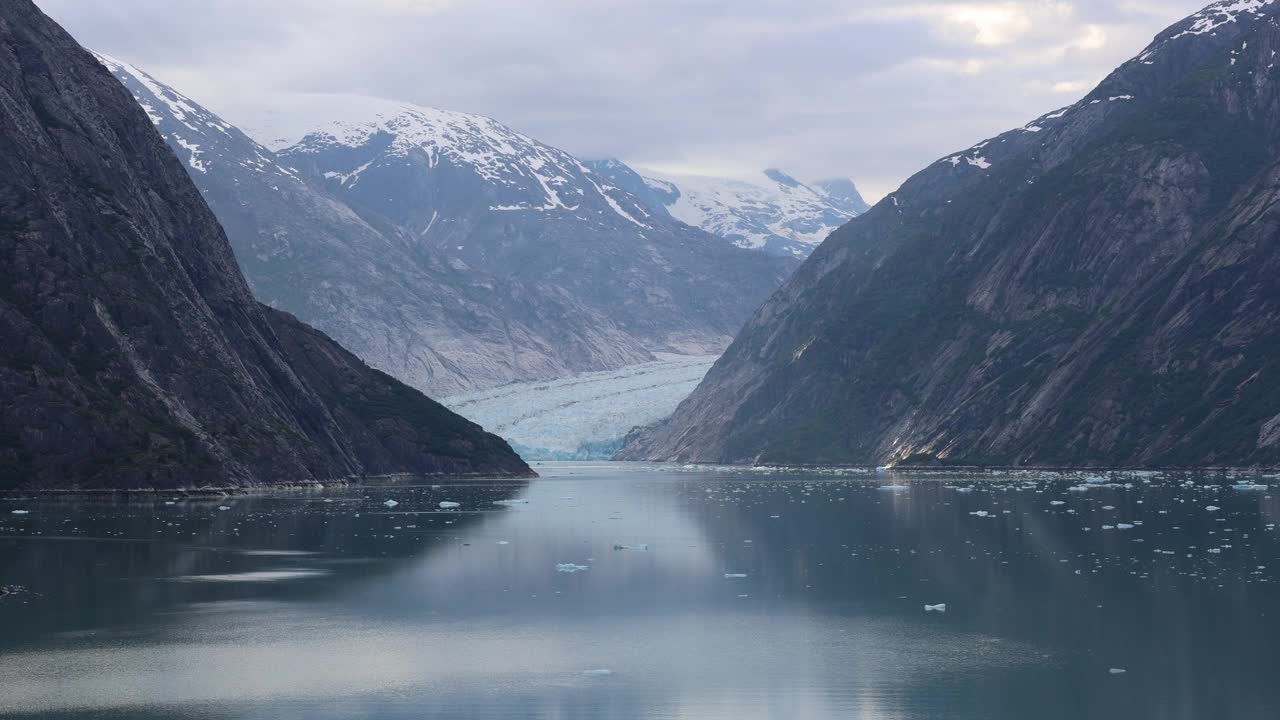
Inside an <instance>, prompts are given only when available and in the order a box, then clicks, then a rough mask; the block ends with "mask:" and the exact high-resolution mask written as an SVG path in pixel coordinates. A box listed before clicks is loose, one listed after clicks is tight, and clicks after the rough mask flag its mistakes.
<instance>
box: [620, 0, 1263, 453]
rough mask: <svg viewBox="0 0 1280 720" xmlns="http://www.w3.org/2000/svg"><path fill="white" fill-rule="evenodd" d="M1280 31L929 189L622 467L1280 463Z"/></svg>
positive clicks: (1162, 76)
mask: <svg viewBox="0 0 1280 720" xmlns="http://www.w3.org/2000/svg"><path fill="white" fill-rule="evenodd" d="M1277 14H1278V13H1277V5H1276V4H1274V3H1272V2H1269V1H1266V0H1252V1H1245V2H1239V1H1237V2H1221V3H1214V4H1213V5H1210V6H1208V7H1206V8H1205V9H1204V10H1202V11H1200V12H1198V13H1195V14H1193V15H1192V16H1190V17H1188V18H1186V19H1185V20H1183V21H1181V22H1179V23H1176V24H1175V25H1173V26H1171V27H1170V28H1169V29H1167V30H1165V31H1164V32H1162V33H1160V34H1159V35H1157V37H1156V39H1155V40H1154V41H1153V42H1152V43H1151V45H1150V46H1148V48H1147V49H1146V50H1144V51H1143V52H1142V53H1140V54H1139V55H1137V56H1135V57H1134V58H1133V59H1132V60H1130V61H1128V62H1126V63H1124V64H1123V65H1121V66H1120V67H1119V68H1117V69H1116V71H1115V72H1113V73H1112V74H1111V75H1109V76H1108V77H1107V78H1106V79H1105V80H1103V81H1102V83H1100V84H1099V85H1098V87H1097V88H1095V89H1094V90H1093V91H1091V92H1090V93H1089V94H1088V95H1086V96H1085V97H1084V98H1082V99H1081V100H1080V101H1078V102H1077V103H1073V104H1072V105H1069V106H1067V107H1065V108H1062V109H1060V110H1057V111H1053V112H1050V113H1046V114H1045V115H1042V116H1041V117H1039V118H1037V119H1036V120H1033V121H1032V122H1030V123H1028V124H1027V125H1025V126H1023V127H1021V128H1017V129H1015V130H1012V131H1009V132H1006V133H1003V134H1001V135H999V136H996V137H995V138H991V139H989V140H985V141H983V142H980V143H978V144H976V145H974V146H972V147H970V148H968V149H966V150H963V151H961V152H959V153H954V154H951V155H948V156H946V157H944V158H942V159H940V160H938V161H936V162H935V163H933V164H931V165H929V166H928V167H926V168H925V169H923V170H922V171H920V172H919V173H917V174H916V175H914V176H912V178H910V179H908V180H907V181H906V182H905V183H904V184H903V186H902V187H901V188H899V189H898V190H897V191H896V192H894V193H891V194H890V195H889V196H888V197H886V198H885V199H884V200H883V201H881V202H880V203H878V204H877V205H876V207H874V208H873V209H872V210H871V211H869V212H868V213H867V214H865V215H863V216H861V217H859V218H857V219H855V220H853V221H851V222H850V223H848V224H847V225H845V226H844V227H843V228H841V229H840V230H838V231H837V232H836V233H834V234H833V235H832V236H831V238H830V239H828V241H827V242H826V243H825V244H824V245H823V246H822V247H820V248H819V249H818V250H817V251H816V252H815V253H814V254H813V255H812V256H811V257H810V258H809V259H808V260H807V261H806V263H805V264H804V265H802V266H801V268H800V269H799V270H797V272H796V273H795V274H794V275H793V276H792V278H791V279H790V280H789V281H788V282H787V283H786V284H785V285H784V286H783V287H782V288H781V289H780V290H779V291H778V292H777V293H775V294H774V296H773V297H772V298H771V299H770V300H769V301H768V302H766V303H765V304H764V305H763V306H762V307H761V308H760V309H759V310H758V311H757V313H756V314H755V316H754V317H753V318H752V320H751V321H749V322H748V324H747V326H746V327H745V328H744V330H743V331H742V333H740V334H739V336H738V337H737V338H736V339H735V341H734V343H733V345H731V346H730V349H729V350H728V351H726V353H725V354H724V355H723V356H722V357H721V359H720V360H719V361H718V362H717V363H716V365H715V366H714V367H713V368H712V370H711V371H710V372H709V373H708V375H707V378H706V379H705V380H704V381H703V383H702V384H701V385H700V386H699V388H698V389H697V390H695V392H694V393H693V394H692V395H691V396H690V398H689V399H688V400H686V401H685V403H683V404H682V405H681V406H680V407H679V408H678V409H677V411H676V413H675V415H674V416H673V417H672V418H671V419H670V420H668V421H667V422H665V423H661V424H659V425H657V426H653V427H650V428H647V429H644V430H640V431H637V432H636V433H634V434H633V435H632V437H631V438H630V440H629V442H628V444H627V445H626V446H625V447H624V449H623V451H622V452H621V453H620V455H619V457H621V458H646V459H669V460H681V461H718V462H796V461H805V462H855V463H866V464H889V463H895V462H907V461H911V462H916V461H927V462H943V463H957V464H996V465H1129V466H1164V465H1174V466H1186V465H1254V464H1275V463H1277V462H1280V432H1277V430H1278V429H1280V397H1277V396H1276V393H1275V392H1274V391H1272V390H1269V389H1267V388H1269V387H1274V386H1275V383H1274V382H1273V381H1269V380H1268V378H1274V377H1275V374H1276V373H1277V372H1280V368H1277V367H1276V364H1275V362H1274V360H1272V359H1271V358H1272V357H1273V356H1274V353H1272V354H1268V349H1272V350H1273V349H1274V348H1275V347H1276V344H1275V343H1276V341H1277V338H1276V333H1275V331H1273V330H1272V329H1271V327H1272V325H1271V324H1270V323H1269V321H1268V320H1267V318H1272V317H1275V316H1276V313H1280V308H1277V307H1276V303H1277V298H1280V288H1277V287H1276V286H1275V278H1276V277H1280V275H1277V274H1276V273H1277V252H1276V248H1275V245H1274V243H1275V238H1276V237H1278V236H1280V235H1278V233H1280V229H1278V227H1280V226H1278V225H1277V223H1280V219H1278V218H1277V216H1276V209H1275V205H1274V201H1273V200H1272V201H1268V200H1267V198H1274V196H1275V193H1276V192H1277V187H1278V186H1277V179H1278V178H1280V169H1277V167H1276V165H1277V163H1276V158H1277V155H1280V150H1278V147H1280V124H1278V123H1277V119H1276V118H1277V117H1278V115H1277V110H1280V99H1278V98H1280V92H1277V86H1276V84H1275V83H1276V81H1277V78H1276V72H1275V67H1274V60H1273V58H1272V56H1271V55H1270V53H1272V52H1273V51H1275V50H1277V49H1280V33H1278V32H1277V20H1276V18H1277Z"/></svg>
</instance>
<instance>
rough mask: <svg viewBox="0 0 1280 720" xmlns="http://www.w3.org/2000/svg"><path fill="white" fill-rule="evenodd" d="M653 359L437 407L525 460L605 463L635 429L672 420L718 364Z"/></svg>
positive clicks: (703, 358)
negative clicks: (496, 438)
mask: <svg viewBox="0 0 1280 720" xmlns="http://www.w3.org/2000/svg"><path fill="white" fill-rule="evenodd" d="M659 358H660V359H659V360H657V361H655V362H650V363H644V364H641V365H632V366H630V367H625V368H622V369H620V370H610V371H604V372H593V373H583V374H581V375H575V376H573V377H569V378H560V379H557V380H551V381H547V382H524V383H512V384H510V385H504V386H502V387H497V388H491V389H489V390H482V391H478V392H473V393H466V394H463V395H456V396H453V397H450V398H445V399H444V400H442V402H443V403H444V404H445V405H447V406H448V407H449V408H450V409H451V410H453V411H455V412H457V413H460V414H461V415H463V416H464V417H466V418H468V419H470V420H474V421H475V422H478V423H480V424H481V425H483V426H484V428H485V429H486V430H488V431H490V432H493V433H497V434H498V435H501V436H502V437H504V438H506V439H507V441H508V442H510V443H511V445H512V447H514V448H515V450H516V452H518V453H520V455H521V456H523V457H524V458H525V459H526V460H570V459H580V460H599V459H606V458H609V457H611V456H612V455H613V453H614V452H616V451H617V449H618V448H619V447H620V446H621V444H622V438H623V436H624V435H626V434H627V432H628V431H630V430H631V429H632V428H633V427H635V426H637V425H647V424H649V423H652V422H655V421H657V420H661V419H662V418H664V417H666V416H668V415H670V414H671V413H672V411H674V410H675V408H676V405H679V404H680V401H681V400H684V399H685V398H686V397H688V395H689V393H691V392H693V388H694V387H696V386H697V384H698V382H699V381H701V380H702V377H703V376H704V375H706V374H707V371H708V370H710V369H711V365H712V363H714V362H715V360H716V356H715V355H670V354H665V355H664V354H660V355H659Z"/></svg>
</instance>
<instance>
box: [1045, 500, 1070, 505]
mask: <svg viewBox="0 0 1280 720" xmlns="http://www.w3.org/2000/svg"><path fill="white" fill-rule="evenodd" d="M1049 504H1050V505H1066V504H1067V502H1066V501H1065V500H1050V501H1049Z"/></svg>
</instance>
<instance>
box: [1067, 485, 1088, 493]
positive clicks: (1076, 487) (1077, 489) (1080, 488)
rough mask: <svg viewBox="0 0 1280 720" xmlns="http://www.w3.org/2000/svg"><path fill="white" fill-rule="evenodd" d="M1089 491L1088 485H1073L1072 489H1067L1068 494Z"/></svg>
mask: <svg viewBox="0 0 1280 720" xmlns="http://www.w3.org/2000/svg"><path fill="white" fill-rule="evenodd" d="M1088 491H1089V486H1088V485H1072V486H1071V487H1069V488H1067V492H1088Z"/></svg>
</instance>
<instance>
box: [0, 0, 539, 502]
mask: <svg viewBox="0 0 1280 720" xmlns="http://www.w3.org/2000/svg"><path fill="white" fill-rule="evenodd" d="M0 258H3V260H2V265H0V266H2V267H3V268H4V270H3V277H2V278H0V337H3V338H4V343H3V344H0V396H2V397H4V399H5V401H4V403H3V406H2V407H0V487H80V488H100V487H126V488H132V487H179V486H188V487H189V486H204V485H215V486H226V485H249V484H256V483H265V482H295V481H309V480H317V479H330V478H341V477H348V476H353V475H363V474H380V473H392V472H413V473H448V474H486V475H487V474H493V475H525V474H528V473H529V470H528V468H527V466H525V464H524V463H523V462H522V461H520V459H519V458H518V457H516V456H515V455H514V454H513V453H512V452H511V450H510V448H509V447H508V446H507V444H506V443H505V442H504V441H502V440H501V439H499V438H497V437H495V436H493V435H489V434H487V433H485V432H483V431H482V430H481V429H480V427H479V426H477V425H475V424H473V423H470V422H468V421H466V420H464V419H463V418H460V417H458V416H456V415H454V414H452V413H450V412H449V411H448V410H446V409H444V408H443V407H441V406H440V405H438V404H436V403H434V402H433V401H431V400H429V399H427V398H426V397H424V396H422V395H421V394H419V393H417V392H416V391H414V390H412V389H410V388H408V387H406V386H404V385H402V384H401V383H399V382H397V381H395V380H392V379H391V378H389V377H387V376H385V375H383V374H381V373H379V372H377V371H374V370H371V369H370V368H368V367H367V366H365V365H364V364H363V363H361V362H360V361H359V360H357V359H356V358H355V357H354V356H352V355H351V354H350V353H347V352H346V351H345V350H343V349H342V348H341V347H339V346H338V345H336V344H335V343H333V341H331V340H329V339H328V338H327V337H326V336H324V335H322V334H320V333H318V332H316V331H314V330H312V329H310V328H308V327H306V326H305V325H302V324H301V323H299V322H297V321H296V320H294V319H292V318H290V317H288V316H285V315H283V314H281V313H279V312H277V311H274V310H271V309H269V308H266V307H264V306H262V305H260V304H258V303H257V302H256V301H255V300H254V299H253V296H252V295H251V294H250V291H249V287H248V285H247V284H246V283H245V281H244V278H243V276H242V275H241V274H240V271H239V269H238V268H237V266H236V262H235V259H234V258H233V256H232V252H231V247H230V246H229V245H228V243H227V240H226V236H225V235H224V234H223V232H222V229H221V228H220V227H219V225H218V223H217V221H216V220H215V219H214V216H213V214H212V213H211V212H210V211H209V208H208V206H207V205H206V204H205V202H204V200H203V199H202V198H201V196H200V193H199V192H197V190H196V189H195V187H194V186H193V185H192V183H191V181H190V179H189V178H188V177H187V174H186V172H185V171H184V169H183V167H182V165H181V164H180V163H179V162H178V160H177V159H176V158H175V157H174V154H173V152H172V151H171V150H170V149H169V148H168V147H167V146H166V145H165V143H164V141H163V140H162V139H161V138H160V136H159V135H158V134H157V133H156V131H155V129H154V127H153V126H152V123H151V122H149V121H148V118H147V116H146V115H145V114H144V112H143V110H142V109H140V108H139V106H138V105H137V103H136V102H134V99H133V98H132V97H131V96H130V95H129V93H128V92H126V91H125V90H124V88H122V87H121V85H120V83H119V82H118V81H117V80H116V79H115V78H113V77H112V75H111V74H110V73H109V72H108V71H107V70H106V69H105V68H103V67H102V66H101V65H100V64H99V63H98V62H97V61H96V60H95V59H94V57H93V56H92V55H90V54H89V53H88V52H86V51H84V50H83V49H82V48H80V46H79V45H77V44H76V42H75V41H74V40H73V39H72V38H70V37H69V36H68V35H67V34H66V33H65V32H64V31H62V29H61V28H59V27H58V26H57V25H56V24H55V23H53V22H52V21H51V20H49V19H48V18H47V17H45V16H44V15H43V14H42V13H41V12H40V11H39V10H38V9H36V7H35V6H34V5H32V4H31V3H30V2H27V0H16V1H15V2H7V3H3V4H0Z"/></svg>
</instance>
